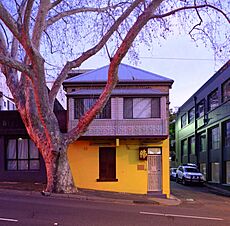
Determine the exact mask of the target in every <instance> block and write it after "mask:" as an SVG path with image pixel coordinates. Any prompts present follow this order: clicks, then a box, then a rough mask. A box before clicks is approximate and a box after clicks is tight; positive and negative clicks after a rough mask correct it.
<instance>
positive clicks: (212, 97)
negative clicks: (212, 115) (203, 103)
mask: <svg viewBox="0 0 230 226" xmlns="http://www.w3.org/2000/svg"><path fill="white" fill-rule="evenodd" d="M218 105H219V99H218V90H217V89H216V90H214V91H213V92H212V93H211V94H209V95H208V110H209V111H211V110H213V109H215V108H216V107H218Z"/></svg>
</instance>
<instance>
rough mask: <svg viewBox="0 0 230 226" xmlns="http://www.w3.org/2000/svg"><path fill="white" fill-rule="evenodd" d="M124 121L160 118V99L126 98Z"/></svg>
mask: <svg viewBox="0 0 230 226" xmlns="http://www.w3.org/2000/svg"><path fill="white" fill-rule="evenodd" d="M123 112H124V113H123V114H124V115H123V117H124V119H131V118H160V98H124V105H123Z"/></svg>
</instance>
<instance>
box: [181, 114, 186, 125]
mask: <svg viewBox="0 0 230 226" xmlns="http://www.w3.org/2000/svg"><path fill="white" fill-rule="evenodd" d="M186 122H187V120H186V114H184V115H182V116H181V128H183V127H185V126H186Z"/></svg>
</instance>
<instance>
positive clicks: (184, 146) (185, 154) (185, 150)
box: [181, 139, 188, 156]
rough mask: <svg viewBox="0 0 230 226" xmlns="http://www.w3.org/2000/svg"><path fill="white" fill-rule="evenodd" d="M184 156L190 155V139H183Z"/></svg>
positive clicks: (182, 150)
mask: <svg viewBox="0 0 230 226" xmlns="http://www.w3.org/2000/svg"><path fill="white" fill-rule="evenodd" d="M181 152H182V156H188V141H187V139H185V140H182V141H181Z"/></svg>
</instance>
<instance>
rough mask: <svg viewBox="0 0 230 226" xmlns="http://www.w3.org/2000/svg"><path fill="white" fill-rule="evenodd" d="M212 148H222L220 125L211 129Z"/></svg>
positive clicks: (210, 141) (210, 142)
mask: <svg viewBox="0 0 230 226" xmlns="http://www.w3.org/2000/svg"><path fill="white" fill-rule="evenodd" d="M209 144H210V149H219V148H220V131H219V127H215V128H213V129H211V131H210V140H209Z"/></svg>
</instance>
